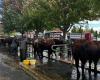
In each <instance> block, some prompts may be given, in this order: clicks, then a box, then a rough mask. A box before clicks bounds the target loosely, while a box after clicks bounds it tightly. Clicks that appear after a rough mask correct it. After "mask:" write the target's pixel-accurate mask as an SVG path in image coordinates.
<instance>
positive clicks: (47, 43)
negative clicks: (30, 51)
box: [33, 38, 63, 60]
mask: <svg viewBox="0 0 100 80" xmlns="http://www.w3.org/2000/svg"><path fill="white" fill-rule="evenodd" d="M62 43H63V41H60V40H57V39H49V38H47V39H38V40H36V41H34V44H33V48H34V57H35V58H36V55H38V56H39V59H40V60H42V59H43V51H44V50H48V60H50V56H51V54H52V53H53V52H54V51H53V50H52V45H55V44H62ZM54 48H56V47H54Z"/></svg>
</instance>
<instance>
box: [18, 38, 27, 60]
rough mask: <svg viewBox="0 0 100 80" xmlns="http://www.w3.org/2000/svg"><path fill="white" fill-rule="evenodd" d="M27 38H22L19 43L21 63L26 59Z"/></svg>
mask: <svg viewBox="0 0 100 80" xmlns="http://www.w3.org/2000/svg"><path fill="white" fill-rule="evenodd" d="M26 53H27V38H26V37H23V38H22V39H21V41H20V61H21V62H22V61H23V60H25V59H26V58H27V55H26Z"/></svg>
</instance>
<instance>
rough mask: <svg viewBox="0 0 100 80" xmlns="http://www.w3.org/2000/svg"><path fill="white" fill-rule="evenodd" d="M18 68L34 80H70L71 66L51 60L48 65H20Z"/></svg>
mask: <svg viewBox="0 0 100 80" xmlns="http://www.w3.org/2000/svg"><path fill="white" fill-rule="evenodd" d="M20 67H21V68H22V69H23V70H24V71H25V72H26V73H28V74H29V75H30V76H32V77H35V78H36V80H58V79H59V80H71V74H72V70H73V65H71V64H67V63H65V62H62V61H53V60H51V61H50V62H48V63H44V64H40V63H39V62H38V61H37V63H36V64H35V67H34V65H33V66H32V65H30V66H29V65H24V64H22V65H20Z"/></svg>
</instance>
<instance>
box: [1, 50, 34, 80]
mask: <svg viewBox="0 0 100 80" xmlns="http://www.w3.org/2000/svg"><path fill="white" fill-rule="evenodd" d="M0 52H1V51H0ZM0 80H35V79H33V78H32V77H30V76H29V75H27V74H26V73H25V72H24V71H23V70H21V69H20V68H18V67H17V66H16V65H15V64H14V62H13V61H12V60H11V59H10V58H9V57H7V56H6V55H4V54H2V53H0Z"/></svg>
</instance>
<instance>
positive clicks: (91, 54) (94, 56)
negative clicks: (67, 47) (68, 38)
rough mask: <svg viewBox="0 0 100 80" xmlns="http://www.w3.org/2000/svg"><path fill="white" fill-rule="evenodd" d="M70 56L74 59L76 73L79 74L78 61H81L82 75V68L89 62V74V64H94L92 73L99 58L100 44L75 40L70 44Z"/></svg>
mask: <svg viewBox="0 0 100 80" xmlns="http://www.w3.org/2000/svg"><path fill="white" fill-rule="evenodd" d="M72 55H73V58H74V59H75V66H76V68H77V73H78V74H80V73H79V70H78V67H79V60H80V61H81V67H82V74H84V66H85V64H86V62H87V61H89V72H91V63H92V62H94V71H95V72H96V71H97V62H98V61H99V58H100V43H99V42H97V41H95V42H94V41H86V40H76V41H75V42H74V43H73V44H72Z"/></svg>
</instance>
